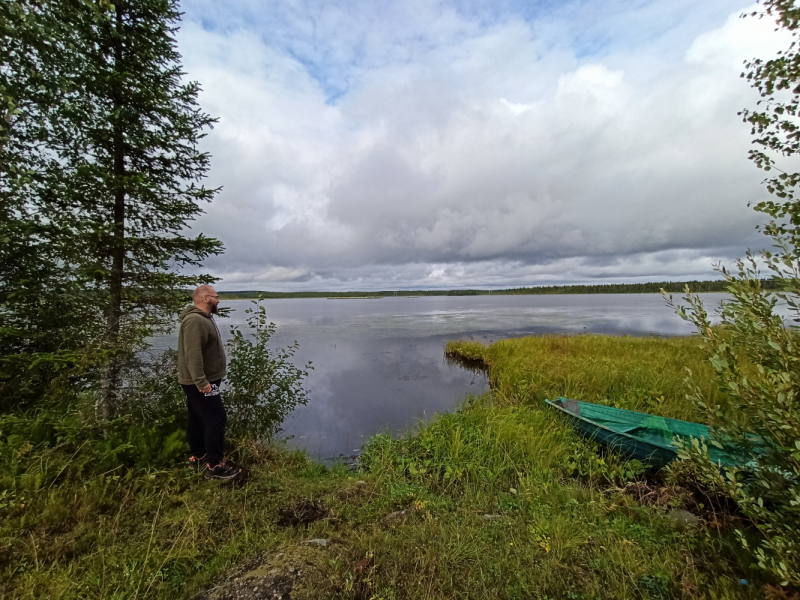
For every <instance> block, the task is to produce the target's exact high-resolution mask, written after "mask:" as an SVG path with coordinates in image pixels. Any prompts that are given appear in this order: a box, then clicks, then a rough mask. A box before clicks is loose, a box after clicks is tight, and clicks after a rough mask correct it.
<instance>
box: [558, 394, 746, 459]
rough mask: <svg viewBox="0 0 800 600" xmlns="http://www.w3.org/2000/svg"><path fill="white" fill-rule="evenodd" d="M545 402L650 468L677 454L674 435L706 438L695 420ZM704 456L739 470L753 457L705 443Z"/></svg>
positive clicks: (735, 448)
mask: <svg viewBox="0 0 800 600" xmlns="http://www.w3.org/2000/svg"><path fill="white" fill-rule="evenodd" d="M545 402H547V403H548V404H549V405H550V406H553V407H555V408H557V409H558V410H560V411H561V412H563V413H565V414H567V415H568V416H569V417H570V419H571V420H572V422H573V424H574V425H575V427H576V428H577V429H578V430H579V431H580V432H581V433H583V434H584V435H586V436H588V437H590V438H592V439H593V440H595V441H597V442H599V443H601V444H604V445H605V446H608V447H609V448H612V449H614V450H616V451H617V452H620V453H621V454H624V455H625V456H627V457H628V458H632V459H636V460H639V461H641V462H642V463H644V464H647V465H651V466H654V467H663V466H665V465H666V464H667V463H669V462H671V461H673V460H675V459H676V458H677V457H678V452H677V451H678V448H677V446H676V444H675V439H676V438H678V439H682V440H686V441H689V440H690V439H691V438H696V439H701V438H703V439H705V440H708V439H709V437H710V432H709V429H708V427H707V426H705V425H701V424H699V423H690V422H688V421H679V420H678V419H668V418H666V417H659V416H656V415H648V414H647V413H640V412H636V411H633V410H625V409H622V408H614V407H613V406H602V405H600V404H592V403H591V402H581V401H579V400H570V399H569V398H558V399H557V400H556V401H555V402H551V401H550V400H545ZM708 455H709V457H710V458H711V460H713V461H714V462H715V463H717V464H719V465H720V466H721V467H737V468H740V469H742V468H745V466H746V465H747V463H749V462H751V461H752V460H753V457H752V456H750V455H749V454H748V453H747V452H745V451H743V449H742V448H741V447H739V446H734V445H733V444H729V445H725V444H723V447H722V448H717V447H715V446H712V445H711V444H709V445H708Z"/></svg>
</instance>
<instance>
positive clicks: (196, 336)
mask: <svg viewBox="0 0 800 600" xmlns="http://www.w3.org/2000/svg"><path fill="white" fill-rule="evenodd" d="M182 327H183V328H184V331H183V356H184V359H185V360H186V368H187V369H188V370H189V376H190V377H191V378H192V382H193V383H194V384H195V385H196V386H197V389H198V390H200V391H201V392H203V393H204V394H207V393H208V392H210V391H211V384H210V383H209V382H208V380H207V379H206V374H205V368H204V367H205V365H204V364H203V344H204V343H205V342H206V341H207V339H206V338H208V331H206V328H205V327H203V323H202V322H201V321H200V320H199V319H198V318H189V319H186V321H185V322H184V323H183V324H182Z"/></svg>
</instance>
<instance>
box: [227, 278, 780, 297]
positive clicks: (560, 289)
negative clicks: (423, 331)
mask: <svg viewBox="0 0 800 600" xmlns="http://www.w3.org/2000/svg"><path fill="white" fill-rule="evenodd" d="M761 285H762V288H763V289H765V290H777V289H778V284H777V283H776V282H775V281H774V280H772V279H765V280H762V281H761ZM686 286H689V290H690V291H691V292H693V293H703V292H725V291H727V286H728V282H727V281H725V280H724V279H718V280H711V281H655V282H648V283H607V284H596V285H585V284H584V285H547V286H536V287H519V288H508V289H504V290H472V289H467V290H396V291H395V290H382V291H378V292H364V291H349V292H266V291H257V290H247V291H230V292H226V291H222V292H220V293H219V295H220V298H223V299H227V300H240V299H241V300H247V299H254V298H258V297H261V298H271V299H279V298H357V297H364V296H383V297H388V296H405V297H407V296H488V295H492V296H516V295H546V294H658V293H660V292H661V290H662V289H663V290H664V291H665V292H670V293H681V292H683V291H684V290H685V289H686Z"/></svg>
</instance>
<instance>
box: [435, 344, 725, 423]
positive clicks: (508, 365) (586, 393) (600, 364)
mask: <svg viewBox="0 0 800 600" xmlns="http://www.w3.org/2000/svg"><path fill="white" fill-rule="evenodd" d="M698 346H699V341H698V340H695V339H693V338H655V337H649V338H635V337H627V336H625V337H612V336H604V335H576V336H555V335H551V336H542V337H528V338H521V339H510V340H502V341H499V342H497V343H495V344H492V345H491V346H485V345H483V344H480V343H478V342H474V341H453V342H450V343H448V344H447V348H446V353H447V354H448V355H449V356H456V357H463V358H465V359H468V360H472V361H483V362H484V363H486V364H487V365H489V366H490V367H491V375H490V376H491V382H492V385H493V398H494V399H495V402H498V403H510V404H525V405H532V406H535V407H539V406H540V405H541V404H542V403H543V401H544V399H545V398H549V399H554V398H556V397H558V396H564V397H567V398H573V399H575V400H586V401H589V402H597V403H600V404H607V405H610V406H616V407H618V408H626V409H629V410H638V411H644V412H651V413H654V414H658V415H661V416H665V417H672V418H675V419H683V420H687V421H691V420H696V419H698V418H699V415H700V412H699V411H698V409H697V407H696V406H695V405H694V404H693V403H692V402H690V401H689V400H687V387H686V383H685V379H686V376H687V374H688V372H687V369H689V370H691V371H692V372H694V373H697V374H699V375H700V377H697V378H696V379H697V380H699V381H703V382H707V383H706V384H705V387H704V389H703V392H704V394H705V396H706V398H707V399H708V400H709V401H710V402H714V399H715V398H717V396H718V391H717V389H716V387H715V386H714V384H713V381H714V378H713V369H712V368H711V367H710V365H708V364H707V363H706V362H704V360H703V356H702V354H701V352H700V349H699V347H698Z"/></svg>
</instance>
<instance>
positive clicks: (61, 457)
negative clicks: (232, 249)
mask: <svg viewBox="0 0 800 600" xmlns="http://www.w3.org/2000/svg"><path fill="white" fill-rule="evenodd" d="M695 344H696V342H693V341H692V340H689V339H658V338H611V337H603V336H574V337H543V338H527V339H521V340H506V341H501V342H498V343H496V344H494V345H492V346H490V347H485V346H482V345H480V344H476V343H473V342H454V343H451V344H449V345H448V349H447V351H448V353H449V354H450V355H451V356H458V357H461V358H467V359H471V360H473V361H475V362H476V363H477V362H481V363H483V362H485V363H488V364H490V365H491V379H492V382H493V386H494V390H493V392H492V393H490V394H487V395H486V396H484V397H480V398H472V399H471V400H469V401H468V402H467V403H466V404H465V406H464V407H463V409H462V410H461V411H459V412H456V413H450V414H444V415H441V416H439V417H438V418H436V419H435V420H434V421H433V422H432V423H430V424H428V425H427V426H426V427H424V428H422V429H420V430H419V431H418V432H417V433H416V435H414V436H412V437H409V438H407V439H404V440H391V439H390V438H389V437H387V436H383V435H378V436H376V437H374V438H373V439H372V440H371V441H370V443H369V444H368V445H367V446H366V447H365V449H364V455H363V464H364V468H365V470H364V471H363V472H361V473H350V472H348V471H346V470H345V469H344V468H340V467H337V468H334V469H327V468H325V467H322V466H320V465H316V464H314V463H313V462H311V461H309V460H308V459H307V458H306V457H304V456H303V455H301V454H297V453H291V452H287V451H281V450H276V449H272V448H263V447H258V446H254V445H252V444H241V445H240V446H239V448H238V453H239V458H240V459H242V460H244V461H245V462H247V463H249V464H252V465H253V479H252V481H251V482H250V483H249V484H247V485H245V486H242V487H238V488H231V487H229V486H220V485H218V484H216V483H211V482H206V481H204V480H202V478H200V477H198V476H197V475H194V474H191V473H190V472H188V471H187V470H185V469H184V468H183V467H182V465H181V460H180V454H181V451H182V439H181V437H182V433H181V431H180V428H179V427H178V422H177V421H174V420H170V419H166V420H164V421H163V422H161V423H157V424H149V425H148V426H147V427H145V426H143V425H135V424H131V423H127V424H126V422H125V421H124V420H121V421H120V422H118V423H116V424H114V425H113V426H112V427H110V428H105V429H103V430H99V429H96V430H86V429H85V426H84V425H85V423H86V422H87V421H88V417H87V416H86V415H85V414H82V413H81V412H80V411H79V410H76V411H73V412H72V413H70V414H69V415H67V417H63V416H62V415H55V414H50V415H47V414H41V413H40V414H39V415H14V416H6V417H3V420H2V421H0V430H1V431H0V453H1V454H0V460H2V466H3V469H2V474H1V475H0V484H1V485H2V487H0V490H2V491H0V519H2V521H1V523H2V524H1V525H0V581H2V583H0V596H1V597H3V598H45V597H53V598H58V597H61V598H180V597H192V596H193V595H195V594H197V593H201V592H203V590H209V589H210V590H212V591H211V592H208V597H214V598H223V597H231V598H232V597H237V596H236V595H235V593H234V592H233V591H231V590H232V589H234V588H233V587H231V586H234V587H235V586H236V585H240V584H241V585H244V584H245V583H246V584H247V590H249V591H248V594H250V595H249V596H241V597H261V596H259V594H262V593H264V594H267V592H269V594H271V595H264V596H263V597H291V598H295V599H297V598H357V599H367V598H375V599H378V598H384V599H390V598H392V599H398V600H399V599H406V598H420V599H422V598H485V599H489V598H492V599H494V598H542V599H544V598H586V599H595V598H653V599H662V598H709V599H712V598H713V599H720V598H763V597H764V594H763V582H761V581H760V580H759V579H758V574H757V573H753V572H751V571H750V566H749V564H750V562H751V561H750V559H749V557H747V556H744V555H743V554H741V552H740V551H739V550H738V545H737V544H735V543H734V541H733V540H732V539H731V535H730V534H729V533H728V529H727V525H725V524H724V523H722V524H720V522H717V523H716V526H712V524H710V523H709V521H710V520H711V519H712V518H713V517H712V516H710V514H711V513H709V512H708V509H709V508H710V506H700V505H699V504H698V503H697V500H696V499H695V498H694V497H692V494H691V493H690V491H689V489H687V488H683V487H681V486H680V485H679V483H680V478H679V476H678V475H679V473H676V474H675V476H674V478H673V479H674V480H670V479H669V477H665V476H664V475H663V474H662V475H659V476H654V475H652V474H649V483H647V484H646V485H641V486H637V485H634V486H630V485H627V484H628V483H629V482H631V481H642V480H643V479H644V477H645V476H646V475H648V474H646V473H644V472H643V469H642V467H641V465H638V464H637V463H631V462H628V461H624V460H621V459H620V458H618V457H615V456H614V455H609V454H604V453H602V452H601V451H600V450H599V449H598V448H596V447H595V446H593V445H592V444H590V443H586V442H584V441H582V440H580V439H579V438H578V437H577V436H576V435H575V434H574V433H573V431H572V430H571V428H570V427H569V426H568V425H567V424H566V423H565V422H564V421H563V420H562V419H560V418H559V417H558V416H557V415H555V414H553V412H551V411H550V410H548V409H547V408H546V407H543V406H542V402H541V400H542V399H543V398H545V397H554V396H557V395H566V396H571V397H574V398H578V399H583V400H591V401H600V402H609V403H611V404H614V405H617V406H621V407H624V408H633V409H639V410H647V411H649V412H653V413H657V414H663V415H665V416H673V417H678V418H688V419H691V418H694V417H695V416H696V412H695V409H694V407H692V406H689V405H687V404H686V401H685V400H684V394H685V391H684V390H685V388H684V384H683V379H684V377H685V372H684V367H689V368H691V369H692V370H693V371H695V372H704V370H705V369H706V368H707V367H706V366H705V365H704V364H703V363H702V362H701V360H700V355H699V353H698V352H697V350H696V348H695ZM707 393H708V394H709V396H713V394H714V393H715V391H714V390H713V389H708V390H707ZM642 490H645V493H642ZM651 490H656V492H657V493H656V494H655V495H654V494H651V493H650V491H651ZM678 507H683V508H687V507H688V508H690V509H692V510H694V511H695V512H697V513H699V514H701V516H704V517H705V518H706V520H705V521H704V522H701V524H700V525H697V526H688V527H686V526H683V525H681V524H679V523H677V522H676V521H675V519H674V518H670V517H669V516H668V512H669V511H670V510H671V509H673V508H678ZM720 521H722V519H720ZM311 539H324V540H326V544H327V545H325V546H324V547H323V546H321V545H317V544H303V543H302V542H303V541H307V540H311ZM237 565H238V566H237ZM231 574H232V575H231ZM233 576H236V577H239V579H240V581H239V582H234V581H228V580H229V579H233ZM742 579H746V580H747V585H744V584H743V583H741V580H742ZM281 586H283V587H281ZM254 588H258V590H259V591H256V592H254V591H252V590H253V589H254ZM278 588H280V590H283V592H280V593H284V592H285V593H284V595H283V596H280V595H279V596H275V594H277V593H278V592H276V591H275V590H276V589H278ZM287 590H288V591H287ZM226 594H228V595H227V596H226Z"/></svg>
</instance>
